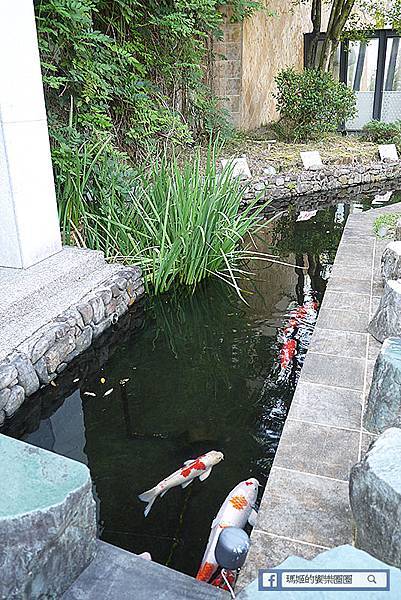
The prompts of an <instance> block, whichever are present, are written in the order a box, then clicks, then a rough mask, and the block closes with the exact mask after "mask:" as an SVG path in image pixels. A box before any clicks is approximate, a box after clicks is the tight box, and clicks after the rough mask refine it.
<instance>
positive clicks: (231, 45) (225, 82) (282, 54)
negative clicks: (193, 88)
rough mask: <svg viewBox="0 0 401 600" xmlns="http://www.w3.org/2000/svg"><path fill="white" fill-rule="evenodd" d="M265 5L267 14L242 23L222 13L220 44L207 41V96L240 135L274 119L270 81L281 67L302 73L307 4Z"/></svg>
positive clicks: (279, 0) (275, 1)
mask: <svg viewBox="0 0 401 600" xmlns="http://www.w3.org/2000/svg"><path fill="white" fill-rule="evenodd" d="M267 6H268V10H269V12H267V11H266V12H263V11H260V12H257V13H255V14H254V15H253V16H252V17H251V18H249V19H245V21H244V22H243V23H231V22H230V13H229V12H226V13H225V16H226V19H225V25H224V27H223V39H222V40H218V41H217V40H214V41H213V52H214V54H215V60H214V61H213V64H212V82H213V91H214V93H215V94H216V95H217V96H218V97H219V98H220V99H221V100H220V102H221V105H222V106H223V107H224V108H226V109H227V111H228V112H229V114H230V118H231V121H232V123H233V124H234V125H235V126H236V127H238V128H240V129H244V130H250V129H255V128H257V127H260V126H261V125H263V124H265V123H268V122H269V121H273V120H275V119H276V118H277V112H276V109H275V100H274V97H273V93H274V91H275V84H274V78H275V76H276V75H277V73H278V72H279V71H280V70H281V69H283V68H285V67H289V66H295V67H296V68H299V69H302V67H303V51H304V50H303V49H304V38H303V36H304V33H308V32H309V31H310V30H311V22H310V16H309V15H310V6H309V4H306V5H305V4H295V3H293V2H292V1H291V0H267ZM270 13H274V16H271V15H270Z"/></svg>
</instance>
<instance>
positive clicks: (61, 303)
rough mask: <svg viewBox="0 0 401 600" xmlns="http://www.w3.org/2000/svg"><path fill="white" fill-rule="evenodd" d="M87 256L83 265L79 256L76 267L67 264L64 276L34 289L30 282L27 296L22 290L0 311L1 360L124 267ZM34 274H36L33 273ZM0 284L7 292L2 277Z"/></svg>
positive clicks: (73, 258)
mask: <svg viewBox="0 0 401 600" xmlns="http://www.w3.org/2000/svg"><path fill="white" fill-rule="evenodd" d="M79 252H82V250H79ZM85 254H86V253H85ZM87 257H88V259H89V260H88V261H87V263H86V264H85V261H82V259H81V257H79V261H78V264H77V265H76V268H75V269H74V268H73V266H72V265H70V269H69V271H65V274H64V276H63V277H61V278H59V279H57V280H54V281H53V282H50V283H48V284H47V285H45V286H41V283H40V282H39V284H38V286H37V289H36V290H35V289H34V288H33V286H32V283H31V282H29V285H28V289H29V290H30V293H29V294H28V295H27V294H25V292H24V291H23V290H22V291H21V296H20V298H19V299H16V300H15V301H14V302H13V303H12V304H11V305H10V306H9V307H8V308H7V311H6V312H5V313H2V314H0V360H1V359H2V358H4V357H5V356H7V354H9V353H10V352H11V351H12V350H13V349H15V348H17V347H18V346H19V345H20V344H22V343H23V342H24V341H25V340H26V339H27V338H29V337H30V336H31V335H33V334H34V333H35V332H36V331H37V330H38V329H40V328H41V327H42V326H44V325H46V324H47V323H49V322H50V321H51V320H52V319H54V318H55V317H56V316H57V315H59V314H61V313H62V312H63V311H64V310H66V309H68V308H69V307H70V306H72V305H75V304H77V303H78V302H79V301H80V299H81V298H82V297H83V296H85V295H86V294H88V293H89V292H91V291H92V290H93V289H95V288H97V287H99V286H101V284H102V283H103V282H104V281H105V280H107V279H108V278H110V277H111V276H112V275H113V274H114V273H116V272H118V271H119V270H121V269H123V268H124V267H123V266H122V265H119V264H111V265H109V264H106V263H105V262H104V259H102V260H101V261H100V260H99V253H95V256H93V257H92V256H91V255H90V254H89V255H87ZM100 257H101V256H100ZM66 258H68V259H69V260H70V262H74V261H75V257H73V256H72V255H71V254H69V253H67V256H66ZM28 271H29V269H28ZM33 277H36V273H34V274H33ZM0 284H1V287H2V291H3V293H7V288H4V286H3V285H2V281H1V279H0Z"/></svg>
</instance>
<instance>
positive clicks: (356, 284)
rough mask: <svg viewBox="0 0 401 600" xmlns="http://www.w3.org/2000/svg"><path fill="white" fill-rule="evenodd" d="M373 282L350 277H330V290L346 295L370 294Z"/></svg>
mask: <svg viewBox="0 0 401 600" xmlns="http://www.w3.org/2000/svg"><path fill="white" fill-rule="evenodd" d="M370 287H371V282H370V281H369V280H368V279H354V278H350V277H336V276H335V275H333V276H332V277H330V290H332V291H337V292H343V293H345V294H349V293H351V294H370Z"/></svg>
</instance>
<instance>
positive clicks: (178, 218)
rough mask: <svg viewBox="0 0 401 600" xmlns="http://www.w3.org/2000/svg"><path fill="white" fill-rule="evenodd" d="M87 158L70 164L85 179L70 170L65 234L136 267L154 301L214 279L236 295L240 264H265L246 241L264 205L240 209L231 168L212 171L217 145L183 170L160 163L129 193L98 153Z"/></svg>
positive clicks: (259, 223)
mask: <svg viewBox="0 0 401 600" xmlns="http://www.w3.org/2000/svg"><path fill="white" fill-rule="evenodd" d="M79 154H80V155H81V159H79V158H77V157H78V155H79ZM89 154H90V155H91V156H92V159H90V158H89V156H88V153H85V152H81V153H77V154H76V155H75V157H74V159H75V160H76V161H77V162H79V161H81V165H80V167H81V168H82V169H83V173H84V175H85V177H84V180H82V179H80V177H79V171H80V169H79V168H77V167H78V165H76V168H75V169H73V170H71V179H72V181H68V182H66V186H65V189H66V190H69V194H70V197H69V199H67V198H66V197H65V195H64V196H63V202H62V210H61V221H62V224H63V228H64V231H67V232H69V233H70V235H71V233H73V234H74V237H75V241H78V243H79V244H80V245H85V246H88V247H91V248H95V249H100V250H103V251H104V252H105V254H106V257H107V258H110V259H114V260H116V259H117V260H122V261H126V262H137V263H139V264H140V265H141V266H142V269H143V271H144V273H145V275H146V282H147V286H148V289H149V291H151V292H153V293H155V294H160V293H163V292H166V291H167V290H169V289H170V288H171V287H172V286H173V285H175V284H182V285H186V286H190V287H192V288H194V287H195V286H196V285H197V284H198V283H199V282H200V281H202V280H203V279H205V278H206V277H210V276H212V275H214V276H217V277H219V278H221V279H223V280H224V281H226V282H227V283H229V284H230V285H232V286H233V287H234V288H235V289H236V290H237V292H238V293H239V294H241V290H240V288H239V285H238V283H237V281H238V279H239V278H240V277H241V276H243V275H244V273H245V271H244V266H243V265H244V263H245V262H246V261H248V260H250V259H251V258H259V259H263V258H267V255H262V254H260V253H258V252H256V250H253V249H252V235H253V234H256V233H257V231H258V230H259V229H260V228H262V227H264V226H265V225H266V219H265V218H264V217H263V216H262V212H263V209H264V208H265V205H263V204H258V199H257V198H256V199H255V200H253V201H252V202H250V203H249V204H248V205H247V206H246V207H245V208H244V209H242V210H240V208H241V202H242V198H243V193H244V189H243V184H242V183H241V182H240V181H239V180H238V179H237V178H234V177H233V176H232V166H231V165H228V166H227V167H226V168H224V169H223V170H222V171H219V170H218V168H217V156H218V145H217V143H216V142H215V143H213V144H210V146H209V148H208V152H207V156H206V158H205V157H202V154H201V152H200V151H199V152H197V153H195V155H194V157H193V159H192V160H191V161H190V162H189V161H187V162H185V163H184V164H183V165H180V164H179V162H178V161H177V159H176V158H174V157H173V158H167V157H162V158H161V159H159V160H158V161H156V162H155V163H154V164H153V165H152V166H151V167H149V168H148V169H147V170H146V171H144V172H142V173H140V174H137V175H136V177H134V178H133V177H131V178H130V179H129V192H127V189H124V186H122V185H121V182H119V180H118V178H117V176H116V175H115V174H114V175H113V173H112V172H111V173H109V159H107V157H106V156H105V155H104V154H102V147H101V146H99V147H98V148H97V151H96V149H95V150H94V151H92V152H91V153H89ZM111 171H112V170H111ZM107 173H109V179H108V183H107V186H106V187H103V186H102V181H103V180H104V179H105V178H106V175H107ZM110 178H111V179H110ZM113 178H114V179H113ZM245 238H247V239H248V240H249V241H248V243H246V242H245Z"/></svg>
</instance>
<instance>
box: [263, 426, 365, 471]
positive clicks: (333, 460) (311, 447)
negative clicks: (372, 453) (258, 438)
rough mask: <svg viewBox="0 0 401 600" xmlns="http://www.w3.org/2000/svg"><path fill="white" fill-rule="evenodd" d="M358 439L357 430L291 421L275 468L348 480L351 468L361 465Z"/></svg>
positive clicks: (284, 434)
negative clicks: (317, 449)
mask: <svg viewBox="0 0 401 600" xmlns="http://www.w3.org/2000/svg"><path fill="white" fill-rule="evenodd" d="M359 437H360V434H359V431H357V430H355V431H351V430H349V429H340V428H336V427H330V426H329V427H327V426H325V425H321V424H317V423H305V422H303V421H296V420H293V419H292V418H288V419H287V421H286V423H285V426H284V430H283V433H282V435H281V438H280V444H279V447H278V449H277V452H276V456H275V459H274V465H275V466H276V467H284V468H287V469H294V470H296V471H302V472H304V473H311V474H314V475H321V476H322V477H333V478H334V479H342V480H343V481H348V478H349V474H350V471H351V468H352V467H353V465H354V464H355V463H356V462H358V452H359ZM316 448H319V452H316Z"/></svg>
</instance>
